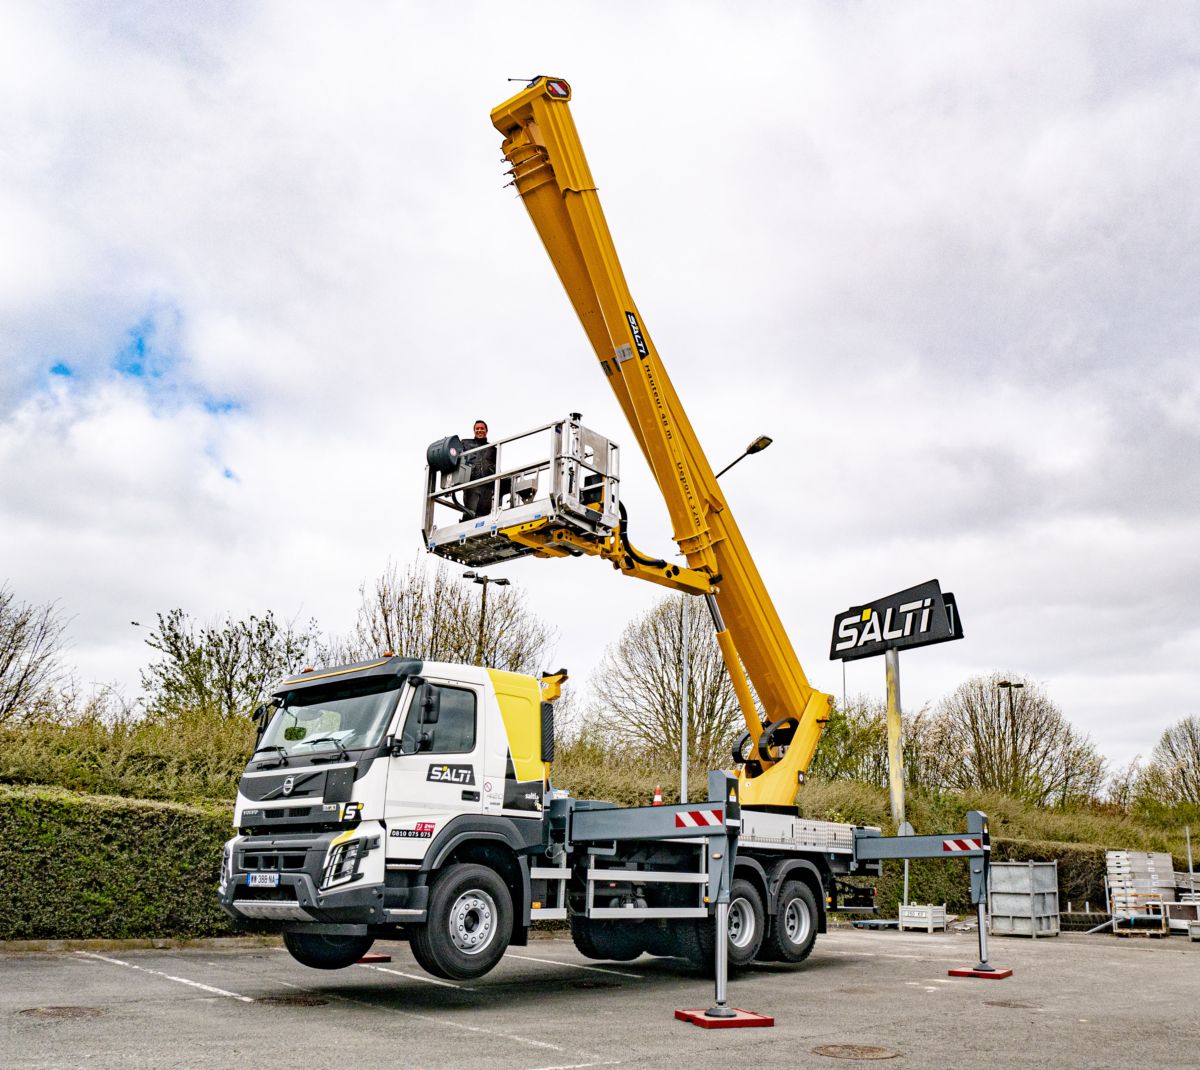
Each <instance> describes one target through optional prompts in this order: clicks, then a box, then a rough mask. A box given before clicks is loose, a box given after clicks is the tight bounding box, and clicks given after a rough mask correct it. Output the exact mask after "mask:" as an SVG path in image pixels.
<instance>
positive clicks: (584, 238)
mask: <svg viewBox="0 0 1200 1070" xmlns="http://www.w3.org/2000/svg"><path fill="white" fill-rule="evenodd" d="M570 99H571V89H570V86H569V85H568V84H567V83H566V82H565V81H564V80H563V79H561V78H545V77H543V78H537V79H535V80H534V81H533V82H532V83H531V84H530V85H529V86H528V87H527V88H526V89H525V90H524V91H522V92H521V93H518V94H517V95H516V96H514V97H513V98H512V99H511V100H508V101H505V102H504V103H503V104H501V105H500V106H499V107H497V108H496V109H494V110H493V111H492V115H491V118H492V123H493V125H494V126H495V127H496V129H497V130H499V131H500V133H501V134H503V135H504V139H505V140H504V145H503V152H504V156H505V158H506V159H507V160H508V161H509V163H510V164H511V165H512V170H511V174H512V176H513V182H514V184H515V186H516V188H517V190H518V192H519V193H520V194H521V197H522V198H523V199H524V201H525V207H526V208H527V209H528V211H529V215H530V218H531V219H532V220H533V223H534V226H535V227H536V228H537V231H538V234H539V235H540V236H541V239H542V243H543V244H544V245H545V247H546V252H547V253H548V254H549V256H550V259H551V261H552V262H553V264H554V267H555V269H556V270H557V272H558V276H559V278H560V279H561V280H562V284H563V286H564V287H565V288H566V291H567V295H568V297H570V299H571V303H572V304H573V305H574V306H575V312H576V314H577V315H578V316H579V320H580V322H581V323H582V324H583V329H584V331H585V332H586V333H587V336H588V340H589V341H590V342H591V344H592V348H593V349H594V350H595V352H596V356H597V357H598V358H599V360H600V365H601V368H602V369H603V371H604V374H605V376H606V378H607V379H608V382H609V385H610V386H611V387H612V389H613V391H614V392H615V393H616V395H617V400H618V401H619V402H620V404H621V408H622V409H623V410H624V412H625V416H626V418H627V419H628V420H629V425H630V427H631V428H632V429H633V433H634V435H635V436H636V438H637V441H638V445H639V446H641V448H642V453H643V454H644V455H645V457H646V460H647V462H648V463H649V465H650V468H651V470H652V471H653V472H654V477H655V479H656V480H657V482H658V486H659V489H660V491H661V492H662V496H663V498H664V499H665V501H666V503H667V509H668V511H669V514H670V517H671V523H672V525H673V527H674V538H675V541H676V542H677V543H678V545H679V548H680V550H681V551H682V552H683V554H684V556H685V557H686V559H687V562H688V565H689V566H690V567H691V568H693V569H695V570H697V571H700V572H704V573H707V574H708V575H710V576H711V577H712V578H713V584H714V587H715V589H716V590H717V591H718V594H717V604H718V606H719V611H720V616H721V617H723V618H724V622H725V625H726V627H727V629H728V630H727V631H726V632H724V633H722V632H720V631H718V640H719V641H720V642H721V649H722V653H723V655H724V657H725V661H726V664H727V666H728V668H729V672H730V675H731V677H732V678H733V681H734V685H735V687H736V688H737V689H738V691H739V694H740V695H741V696H746V697H748V693H747V689H746V687H745V677H746V676H748V677H749V678H750V681H751V682H752V683H753V685H754V688H755V690H756V691H757V693H758V697H759V701H760V702H761V703H762V706H763V709H764V711H765V712H766V715H767V722H768V725H767V727H768V729H769V728H770V726H771V724H773V723H775V722H778V721H781V720H783V719H784V718H788V717H792V718H796V719H797V721H798V722H799V724H798V727H797V728H796V730H795V734H794V737H793V738H792V740H791V743H790V745H789V746H788V747H787V750H786V753H785V754H784V755H783V756H782V757H779V755H778V754H777V753H776V748H774V747H773V746H771V740H770V738H768V739H766V740H763V741H762V742H763V744H764V747H763V748H759V752H757V753H754V754H753V755H751V759H752V762H751V764H749V765H748V768H749V769H751V770H754V769H756V768H757V767H756V765H754V764H753V763H755V762H757V763H759V765H761V767H762V769H763V771H762V773H761V775H757V776H754V775H749V774H746V773H743V775H742V779H743V783H742V796H741V798H742V803H743V804H744V805H754V804H759V805H785V806H786V805H791V804H792V803H793V802H794V799H795V792H796V786H797V782H798V780H799V779H800V778H801V776H802V774H803V773H804V772H805V771H806V770H807V768H808V765H809V763H810V762H811V760H812V755H813V752H814V750H815V749H816V746H817V741H818V740H819V739H820V736H821V731H822V729H823V727H824V724H825V722H826V721H827V720H828V717H829V708H830V705H831V704H832V702H833V699H832V698H831V697H830V696H829V695H826V694H823V693H821V692H819V691H815V690H814V689H813V688H812V687H811V686H810V684H809V682H808V680H807V678H806V677H805V675H804V670H803V669H802V668H801V667H800V662H799V660H798V659H797V657H796V653H795V651H794V650H793V649H792V644H791V642H790V640H789V639H788V637H787V634H786V632H785V631H784V629H783V625H782V623H781V622H780V620H779V615H778V613H776V611H775V607H774V605H772V603H771V598H770V596H769V595H768V594H767V589H766V587H765V586H764V584H763V582H762V579H761V577H760V576H759V574H758V569H757V568H756V567H755V565H754V561H753V559H752V558H751V556H750V551H749V550H748V549H747V548H746V544H745V542H744V541H743V539H742V536H741V533H740V532H739V531H738V527H737V524H736V523H735V522H734V519H733V515H732V513H731V512H730V511H729V508H728V506H727V505H726V504H725V499H724V497H723V495H722V493H721V488H720V486H719V485H718V483H717V480H716V477H715V476H714V475H713V470H712V468H711V466H710V465H709V463H708V459H707V458H706V457H705V456H704V451H703V450H702V449H701V447H700V443H699V441H698V440H697V438H696V435H695V433H694V432H693V430H692V426H691V424H690V423H689V422H688V418H687V414H686V413H685V412H684V410H683V406H682V404H680V401H679V397H678V395H677V394H676V393H675V388H674V387H673V386H672V385H671V380H670V379H669V378H668V376H667V373H666V369H665V368H664V367H663V363H662V360H661V359H660V358H659V355H658V351H657V350H656V349H655V347H654V343H653V342H652V341H651V339H650V334H649V332H648V331H647V330H646V327H645V324H644V323H643V321H642V318H641V314H640V313H639V312H638V309H637V306H636V305H635V304H634V301H633V298H632V296H631V295H630V293H629V287H628V286H627V285H626V282H625V275H624V273H623V272H622V270H621V264H620V261H619V260H618V258H617V251H616V248H615V247H614V245H613V241H612V237H611V235H610V234H609V231H608V224H607V223H606V222H605V219H604V212H603V211H602V209H601V207H600V198H599V195H598V194H597V192H596V184H595V182H594V181H593V179H592V174H591V171H590V170H589V168H588V164H587V160H586V159H585V158H584V154H583V147H582V145H581V144H580V141H579V136H578V134H577V133H576V130H575V122H574V120H573V119H572V117H571V109H570V106H569V101H570ZM739 658H740V664H739ZM741 666H744V675H743V669H742V667H741ZM739 685H740V686H739ZM746 697H743V699H742V706H743V714H744V715H745V718H746V722H747V729H748V730H749V732H750V735H751V739H752V741H753V743H754V745H755V747H756V748H757V747H758V744H759V742H760V735H761V734H762V732H763V728H762V726H761V725H760V723H759V721H758V717H757V716H756V715H755V714H754V712H753V710H752V708H751V709H748V708H747V706H748V703H747V701H746ZM780 729H781V731H779V732H778V735H779V736H781V737H783V738H786V735H785V732H784V731H782V730H783V729H790V725H781V726H780Z"/></svg>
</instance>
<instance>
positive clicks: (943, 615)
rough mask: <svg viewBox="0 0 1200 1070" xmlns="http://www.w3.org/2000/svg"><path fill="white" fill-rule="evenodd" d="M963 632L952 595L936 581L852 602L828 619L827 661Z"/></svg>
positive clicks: (925, 643) (921, 643)
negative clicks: (864, 601) (830, 626)
mask: <svg viewBox="0 0 1200 1070" xmlns="http://www.w3.org/2000/svg"><path fill="white" fill-rule="evenodd" d="M962 637H963V631H962V622H961V621H960V620H959V619H958V606H957V605H956V604H955V602H954V595H952V594H951V593H950V592H949V591H946V592H945V593H944V594H943V593H942V588H941V585H940V584H939V583H938V581H937V580H930V581H929V582H928V583H919V584H917V586H916V587H909V588H908V589H907V590H905V591H898V592H897V593H896V594H889V595H887V596H886V597H884V598H876V599H875V601H873V602H869V603H868V604H866V605H862V606H852V607H851V608H850V609H848V610H846V612H844V613H839V614H838V615H837V616H836V617H834V618H833V641H832V642H831V643H830V645H829V657H830V659H831V660H833V661H837V660H841V661H856V660H857V659H859V658H870V657H874V656H875V655H876V654H882V653H883V652H884V651H886V650H903V649H905V648H906V647H911V646H928V645H929V644H931V643H946V642H949V641H950V640H951V639H961V638H962Z"/></svg>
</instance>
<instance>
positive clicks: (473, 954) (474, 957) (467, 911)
mask: <svg viewBox="0 0 1200 1070" xmlns="http://www.w3.org/2000/svg"><path fill="white" fill-rule="evenodd" d="M512 920H513V908H512V896H511V895H510V894H509V891H508V886H507V885H506V884H505V883H504V881H503V880H501V879H500V876H499V874H497V873H496V872H495V871H494V870H491V869H488V867H487V866H479V865H474V864H461V863H460V864H458V865H453V866H450V867H449V868H448V869H446V870H445V872H443V873H442V875H441V876H440V877H439V878H438V880H437V882H436V883H435V884H434V886H433V891H432V893H431V894H430V896H429V913H428V920H427V921H426V923H425V924H424V925H422V926H420V927H418V928H416V929H414V930H413V933H412V937H411V939H410V941H409V944H410V946H411V948H412V952H413V957H414V958H415V959H416V960H417V962H419V963H420V964H421V966H422V967H423V968H424V969H425V970H428V971H429V972H430V973H431V974H433V975H434V976H435V977H446V978H450V979H452V980H456V981H469V980H471V979H473V978H475V977H482V976H483V975H484V974H485V973H487V972H488V971H489V970H490V969H491V968H492V967H493V966H495V965H496V963H497V962H499V961H500V958H501V956H502V955H503V954H504V952H505V951H506V950H508V942H509V940H510V939H511V938H512Z"/></svg>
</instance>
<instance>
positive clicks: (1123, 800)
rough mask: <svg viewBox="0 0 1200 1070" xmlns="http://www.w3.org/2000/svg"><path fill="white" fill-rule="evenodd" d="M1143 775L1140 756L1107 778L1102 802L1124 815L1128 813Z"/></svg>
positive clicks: (1134, 800) (1131, 808)
mask: <svg viewBox="0 0 1200 1070" xmlns="http://www.w3.org/2000/svg"><path fill="white" fill-rule="evenodd" d="M1144 774H1145V770H1143V768H1142V759H1141V755H1137V756H1136V757H1134V758H1133V760H1132V761H1131V762H1130V763H1129V764H1128V765H1124V766H1122V767H1121V768H1120V769H1118V770H1116V771H1115V772H1114V773H1113V774H1112V775H1111V776H1110V777H1109V778H1108V787H1107V788H1106V789H1105V792H1104V801H1105V802H1107V803H1108V804H1109V805H1110V806H1115V807H1116V808H1117V809H1118V810H1121V811H1122V812H1124V813H1130V812H1131V811H1132V810H1133V807H1134V803H1135V802H1136V801H1137V793H1138V785H1139V784H1140V783H1141V782H1142V779H1143V776H1144Z"/></svg>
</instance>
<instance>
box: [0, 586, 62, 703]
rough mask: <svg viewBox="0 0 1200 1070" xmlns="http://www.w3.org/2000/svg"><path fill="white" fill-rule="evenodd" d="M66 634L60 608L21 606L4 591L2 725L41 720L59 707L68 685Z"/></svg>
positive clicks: (0, 593)
mask: <svg viewBox="0 0 1200 1070" xmlns="http://www.w3.org/2000/svg"><path fill="white" fill-rule="evenodd" d="M65 630H66V622H65V621H64V620H63V618H62V615H61V614H60V612H59V608H58V605H57V603H55V602H47V603H45V604H44V605H40V606H35V605H31V604H29V603H27V602H19V601H17V598H16V596H15V595H14V594H13V593H12V591H11V590H10V589H9V587H8V586H7V585H5V586H3V587H0V724H10V723H11V724H16V723H19V722H23V721H32V720H37V719H39V718H41V717H43V716H45V715H46V714H47V713H48V712H50V711H52V710H53V709H54V708H55V707H56V705H57V703H56V701H55V698H56V694H57V691H58V689H59V688H60V687H62V686H63V684H64V683H65V682H66V680H67V672H66V670H65V669H64V668H63V664H62V646H63V633H64V632H65Z"/></svg>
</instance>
